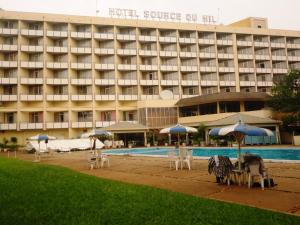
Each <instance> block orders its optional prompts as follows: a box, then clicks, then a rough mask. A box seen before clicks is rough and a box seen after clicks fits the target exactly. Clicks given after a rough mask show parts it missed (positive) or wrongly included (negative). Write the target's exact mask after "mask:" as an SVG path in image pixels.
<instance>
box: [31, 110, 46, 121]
mask: <svg viewBox="0 0 300 225" xmlns="http://www.w3.org/2000/svg"><path fill="white" fill-rule="evenodd" d="M42 115H43V114H42V113H41V112H31V113H29V123H41V122H42Z"/></svg>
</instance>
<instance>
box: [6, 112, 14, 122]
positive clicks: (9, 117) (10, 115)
mask: <svg viewBox="0 0 300 225" xmlns="http://www.w3.org/2000/svg"><path fill="white" fill-rule="evenodd" d="M4 117H5V122H6V123H14V122H15V119H14V113H12V112H10V113H5V114H4Z"/></svg>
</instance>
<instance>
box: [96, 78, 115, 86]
mask: <svg viewBox="0 0 300 225" xmlns="http://www.w3.org/2000/svg"><path fill="white" fill-rule="evenodd" d="M95 85H99V86H101V85H104V86H106V85H115V79H95Z"/></svg>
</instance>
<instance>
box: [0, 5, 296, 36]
mask: <svg viewBox="0 0 300 225" xmlns="http://www.w3.org/2000/svg"><path fill="white" fill-rule="evenodd" d="M96 1H97V0H0V8H3V9H5V10H12V11H28V12H48V13H60V14H73V15H93V16H96ZM109 8H127V9H136V10H138V12H139V13H142V12H143V10H155V11H168V12H179V13H182V14H186V13H190V14H194V13H196V14H198V15H213V16H215V17H216V18H217V17H218V8H219V12H220V13H219V15H220V17H219V18H220V20H219V23H223V24H229V23H231V22H234V21H237V20H239V19H242V18H245V17H249V16H256V17H267V18H268V20H269V27H270V28H278V29H292V30H300V13H299V11H300V0H247V1H246V0H98V10H99V14H98V15H99V16H108V9H109Z"/></svg>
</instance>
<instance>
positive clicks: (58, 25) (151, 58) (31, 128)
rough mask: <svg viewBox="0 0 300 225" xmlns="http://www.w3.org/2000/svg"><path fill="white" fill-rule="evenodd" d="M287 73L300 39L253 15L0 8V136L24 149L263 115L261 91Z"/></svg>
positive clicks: (296, 60) (299, 57)
mask: <svg viewBox="0 0 300 225" xmlns="http://www.w3.org/2000/svg"><path fill="white" fill-rule="evenodd" d="M297 68H300V32H299V31H287V30H274V29H269V28H268V24H267V20H266V19H263V18H247V19H245V20H242V21H239V22H236V23H233V24H231V25H226V26H224V25H220V26H216V25H201V24H194V23H172V22H159V21H144V20H127V19H115V18H101V17H86V16H70V15H56V14H42V13H26V12H12V11H4V10H1V11H0V134H1V137H7V138H10V137H12V136H15V137H18V139H19V141H20V142H21V143H24V142H25V140H26V138H27V137H30V136H33V135H35V134H37V133H46V134H49V135H53V136H56V137H64V138H75V137H78V136H79V135H80V134H81V133H82V132H84V131H86V130H89V129H93V128H105V127H109V126H112V125H114V124H118V123H120V122H124V121H125V122H129V123H131V124H138V125H141V126H144V127H145V128H146V129H159V128H162V127H166V126H168V125H171V124H175V123H177V122H180V123H183V124H186V125H193V126H197V125H199V124H200V123H206V122H211V121H215V120H217V119H221V118H225V117H227V116H230V115H233V114H234V113H237V112H245V113H246V114H249V115H253V116H259V117H265V118H267V117H271V112H270V110H268V109H266V108H265V105H264V102H265V101H266V100H267V98H268V95H267V93H269V92H270V90H271V88H272V86H273V84H274V82H276V81H279V80H280V79H282V77H283V76H285V75H286V74H287V73H288V71H289V70H290V69H297ZM132 132H135V131H134V130H132Z"/></svg>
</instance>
